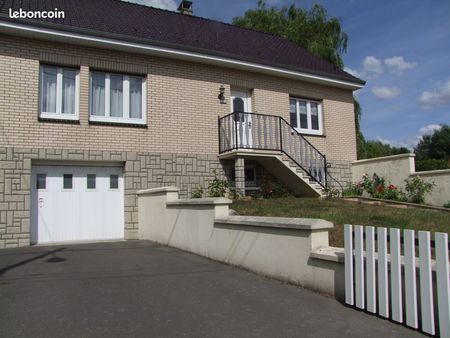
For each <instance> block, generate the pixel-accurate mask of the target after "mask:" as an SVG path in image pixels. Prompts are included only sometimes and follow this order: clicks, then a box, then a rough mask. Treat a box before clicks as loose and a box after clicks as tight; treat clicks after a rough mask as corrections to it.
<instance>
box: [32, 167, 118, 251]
mask: <svg viewBox="0 0 450 338" xmlns="http://www.w3.org/2000/svg"><path fill="white" fill-rule="evenodd" d="M31 184H32V189H31V199H32V201H31V205H32V209H31V219H32V227H31V237H32V238H31V240H32V243H39V244H41V243H58V242H68V241H91V240H116V239H123V236H124V207H123V204H124V203H123V170H122V168H120V167H107V166H105V167H84V166H33V168H32V175H31Z"/></svg>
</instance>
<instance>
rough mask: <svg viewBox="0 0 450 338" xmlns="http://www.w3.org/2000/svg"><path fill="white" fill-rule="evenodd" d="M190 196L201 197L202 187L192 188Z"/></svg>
mask: <svg viewBox="0 0 450 338" xmlns="http://www.w3.org/2000/svg"><path fill="white" fill-rule="evenodd" d="M191 197H192V198H202V197H203V188H202V187H198V188H197V189H194V190H193V191H192V194H191Z"/></svg>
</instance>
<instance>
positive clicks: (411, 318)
mask: <svg viewBox="0 0 450 338" xmlns="http://www.w3.org/2000/svg"><path fill="white" fill-rule="evenodd" d="M403 237H404V243H405V244H404V251H405V252H404V262H405V305H406V309H405V310H406V325H408V326H410V327H413V328H415V329H417V328H418V322H417V287H416V250H415V236H414V230H405V231H404V232H403Z"/></svg>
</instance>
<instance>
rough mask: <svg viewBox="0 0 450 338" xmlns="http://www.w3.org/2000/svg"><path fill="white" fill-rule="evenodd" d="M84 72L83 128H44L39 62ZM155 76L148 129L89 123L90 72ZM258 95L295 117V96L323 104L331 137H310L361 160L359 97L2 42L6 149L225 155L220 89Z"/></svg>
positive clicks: (256, 102) (260, 107) (220, 71)
mask: <svg viewBox="0 0 450 338" xmlns="http://www.w3.org/2000/svg"><path fill="white" fill-rule="evenodd" d="M40 62H52V63H56V64H60V65H73V66H79V67H80V90H81V93H80V124H79V125H76V124H75V125H72V124H61V123H51V122H39V121H38V120H37V116H38V77H39V63H40ZM90 68H97V69H105V70H111V71H122V72H133V73H142V74H147V75H148V86H147V91H148V93H147V100H148V101H147V123H148V128H147V129H141V128H131V127H119V126H104V125H101V126H100V125H92V124H89V122H88V92H89V88H88V86H89V69H90ZM221 84H223V85H225V87H226V96H227V98H229V93H230V86H236V87H243V88H247V89H251V90H253V111H255V112H260V113H266V114H275V115H281V116H284V117H285V118H286V119H288V118H289V115H288V112H289V106H288V104H289V95H295V96H299V97H308V98H317V99H322V100H323V114H324V129H325V137H314V136H312V137H308V139H309V140H310V141H311V142H312V143H313V144H314V145H315V146H316V147H318V148H319V149H320V150H321V151H323V152H325V153H326V155H327V157H328V159H330V160H347V161H353V160H355V159H356V144H355V131H354V120H353V103H352V102H353V101H352V93H351V92H350V91H347V90H342V89H337V88H332V87H326V86H321V85H314V84H309V83H305V82H300V81H294V80H289V79H282V78H278V77H273V76H267V75H261V74H256V73H250V72H242V71H237V70H230V69H226V68H220V67H215V66H208V65H203V64H196V63H188V62H181V61H175V60H167V59H162V58H157V57H149V56H139V55H134V54H125V53H120V52H116V51H108V50H101V49H94V48H86V47H78V46H72V45H61V44H55V43H51V42H44V41H36V40H27V39H23V38H16V37H9V36H5V35H1V36H0V146H6V147H8V146H19V147H40V148H54V149H72V148H73V147H74V145H76V146H77V147H78V148H79V149H82V150H88V149H90V150H111V151H129V150H133V151H147V152H154V151H158V152H169V153H173V152H176V153H194V154H217V152H218V140H217V116H218V115H224V114H227V113H228V112H229V111H230V105H229V100H228V103H227V104H226V105H221V104H220V103H219V101H218V99H217V95H218V90H219V87H220V85H221Z"/></svg>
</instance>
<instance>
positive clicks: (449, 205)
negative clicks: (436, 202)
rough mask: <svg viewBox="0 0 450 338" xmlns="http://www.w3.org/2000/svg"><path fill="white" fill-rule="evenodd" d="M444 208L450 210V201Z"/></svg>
mask: <svg viewBox="0 0 450 338" xmlns="http://www.w3.org/2000/svg"><path fill="white" fill-rule="evenodd" d="M443 207H444V208H449V209H450V201H448V202H447V203H445V204H444V205H443Z"/></svg>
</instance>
